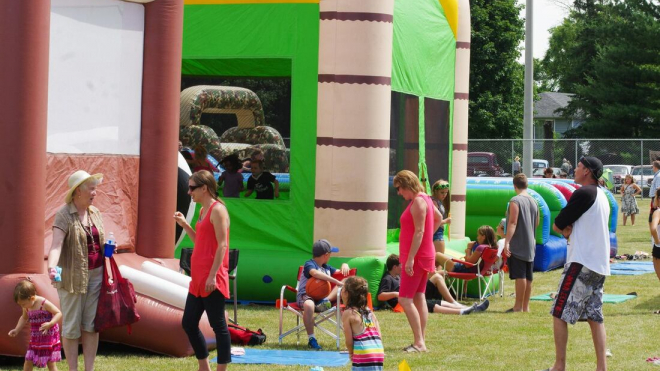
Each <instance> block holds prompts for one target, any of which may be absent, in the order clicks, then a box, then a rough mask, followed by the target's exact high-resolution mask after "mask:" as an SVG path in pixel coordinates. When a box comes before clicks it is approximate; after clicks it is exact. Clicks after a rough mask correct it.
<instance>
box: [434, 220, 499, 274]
mask: <svg viewBox="0 0 660 371" xmlns="http://www.w3.org/2000/svg"><path fill="white" fill-rule="evenodd" d="M487 248H492V249H497V240H496V239H495V231H494V230H493V227H491V226H489V225H482V226H481V227H479V229H478V230H477V241H476V242H475V241H472V242H470V243H468V246H467V248H466V249H465V257H464V258H463V260H464V261H466V262H468V263H472V264H476V263H477V262H478V261H479V259H480V258H481V254H483V252H484V250H485V249H487ZM452 259H453V257H451V256H449V255H446V254H442V253H436V254H435V265H436V266H439V267H443V269H446V270H447V271H448V272H456V273H477V272H478V271H479V270H480V269H481V268H482V266H483V262H482V263H481V265H480V266H479V267H477V266H474V267H468V266H466V265H465V264H463V263H454V262H453V261H452Z"/></svg>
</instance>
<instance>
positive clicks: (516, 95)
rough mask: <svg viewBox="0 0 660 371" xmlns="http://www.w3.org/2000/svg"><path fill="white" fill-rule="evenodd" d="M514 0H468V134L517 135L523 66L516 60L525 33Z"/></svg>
mask: <svg viewBox="0 0 660 371" xmlns="http://www.w3.org/2000/svg"><path fill="white" fill-rule="evenodd" d="M521 9H522V6H520V5H518V4H517V1H516V0H502V1H490V0H470V11H471V15H472V19H471V20H472V41H471V47H470V54H471V56H470V108H469V129H468V130H469V132H468V135H469V137H470V138H514V137H518V136H521V133H522V118H523V91H524V84H523V76H524V68H523V66H521V65H520V64H519V63H518V62H517V59H518V57H519V56H520V49H519V45H520V42H521V41H522V39H523V36H524V20H523V19H520V10H521Z"/></svg>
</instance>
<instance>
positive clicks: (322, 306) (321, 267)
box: [296, 240, 350, 350]
mask: <svg viewBox="0 0 660 371" xmlns="http://www.w3.org/2000/svg"><path fill="white" fill-rule="evenodd" d="M333 252H339V249H338V248H336V247H333V246H332V245H331V244H330V242H328V240H318V241H316V242H314V245H313V246H312V255H313V258H312V259H309V260H308V261H306V262H305V265H304V266H303V273H302V275H301V277H300V283H299V284H298V294H297V295H296V301H297V303H298V306H299V307H300V308H302V309H303V323H304V324H305V330H307V336H308V338H309V340H308V343H307V345H308V346H309V347H310V348H312V349H316V350H321V349H322V348H321V346H320V345H319V343H318V342H317V341H316V337H315V336H314V312H315V311H317V312H322V311H324V310H326V309H330V306H331V305H332V304H331V301H336V300H337V287H340V286H342V282H341V281H339V280H337V279H335V278H333V277H332V275H333V274H334V273H335V271H337V269H336V268H334V267H332V266H330V265H328V261H329V260H330V254H331V253H333ZM340 270H341V273H342V274H343V275H344V276H347V275H348V272H349V270H350V269H349V268H348V264H346V263H343V264H342V265H341V268H340ZM312 277H314V278H318V279H320V280H324V281H328V282H330V283H332V284H335V287H334V288H333V289H332V291H330V294H329V295H328V296H327V297H326V298H325V299H323V300H314V299H312V298H311V297H309V296H308V295H307V294H306V292H305V287H306V286H307V280H308V279H310V278H312ZM333 299H334V300H333Z"/></svg>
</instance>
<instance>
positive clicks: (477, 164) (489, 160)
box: [467, 152, 511, 176]
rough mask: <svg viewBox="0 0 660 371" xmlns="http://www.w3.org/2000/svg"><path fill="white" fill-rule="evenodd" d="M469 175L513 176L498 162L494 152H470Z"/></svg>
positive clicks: (468, 161)
mask: <svg viewBox="0 0 660 371" xmlns="http://www.w3.org/2000/svg"><path fill="white" fill-rule="evenodd" d="M467 175H468V176H511V174H508V173H505V172H504V169H502V167H501V166H500V165H499V163H498V162H497V155H496V154H494V153H492V152H469V153H468V158H467Z"/></svg>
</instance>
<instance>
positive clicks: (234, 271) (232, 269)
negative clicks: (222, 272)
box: [229, 249, 239, 325]
mask: <svg viewBox="0 0 660 371" xmlns="http://www.w3.org/2000/svg"><path fill="white" fill-rule="evenodd" d="M238 252H239V250H238V249H229V279H230V280H231V281H233V286H232V290H231V296H230V297H229V299H233V300H234V319H233V320H232V319H231V318H229V321H231V322H232V323H233V324H235V325H238V319H237V318H238V317H237V315H238V291H237V290H238V289H237V285H236V276H237V275H238Z"/></svg>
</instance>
